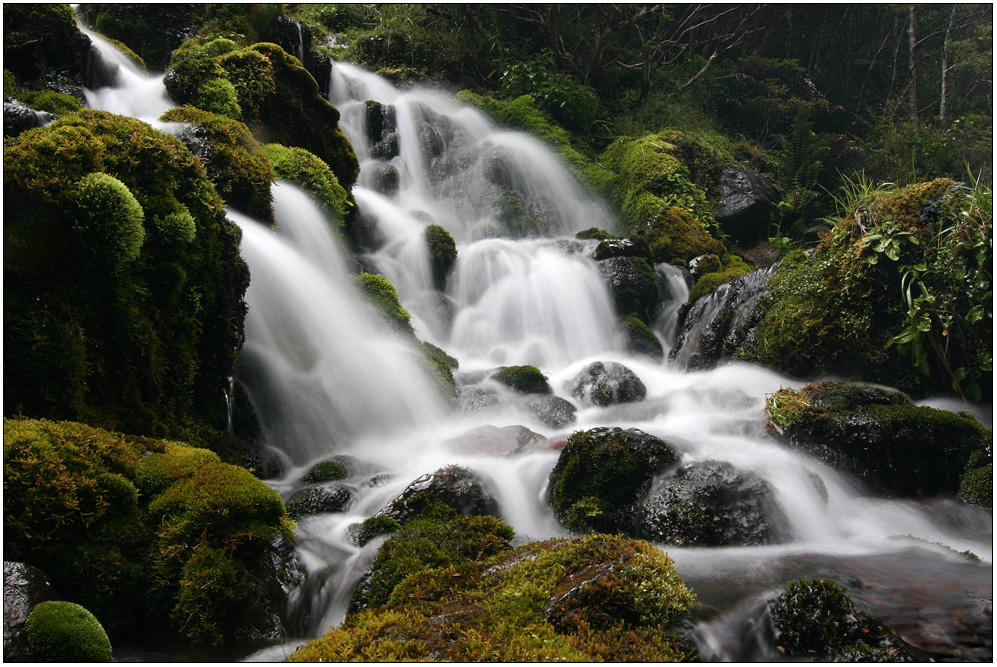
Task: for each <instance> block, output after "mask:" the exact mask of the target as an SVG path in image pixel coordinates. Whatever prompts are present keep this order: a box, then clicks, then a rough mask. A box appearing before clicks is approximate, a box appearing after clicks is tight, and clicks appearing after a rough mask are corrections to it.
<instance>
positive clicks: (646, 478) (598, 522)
mask: <svg viewBox="0 0 997 667" xmlns="http://www.w3.org/2000/svg"><path fill="white" fill-rule="evenodd" d="M677 460H678V457H677V455H676V454H675V452H674V450H673V449H672V448H671V447H669V446H668V445H667V444H666V443H665V442H664V441H662V440H661V439H659V438H656V437H654V436H652V435H649V434H647V433H644V432H643V431H640V430H638V429H633V428H632V429H628V430H626V431H624V430H623V429H619V428H594V429H590V430H588V431H576V432H575V433H572V434H571V437H569V438H568V443H567V445H565V447H564V449H563V450H561V454H560V455H559V456H558V458H557V463H556V464H555V465H554V469H553V470H552V471H551V473H550V483H549V485H548V487H547V500H548V502H550V503H551V506H552V507H553V508H554V516H556V517H557V519H558V521H560V522H561V523H562V524H563V525H564V526H565V527H566V528H568V529H569V530H573V531H577V532H587V531H600V532H610V533H617V532H619V533H624V534H631V535H632V534H635V531H636V527H637V520H638V519H637V516H638V508H639V505H640V503H641V502H643V500H644V499H645V497H646V496H647V493H648V491H650V489H651V480H652V479H653V478H654V476H655V475H657V474H658V473H660V472H662V471H663V470H665V469H666V468H667V467H668V466H670V465H672V464H673V463H675V462H676V461H677Z"/></svg>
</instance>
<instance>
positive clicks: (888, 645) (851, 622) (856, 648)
mask: <svg viewBox="0 0 997 667" xmlns="http://www.w3.org/2000/svg"><path fill="white" fill-rule="evenodd" d="M768 611H769V615H770V617H771V619H772V624H773V626H774V629H775V644H776V647H777V650H778V651H779V653H780V655H783V656H786V657H790V658H796V659H809V660H816V661H821V662H823V661H835V662H915V661H920V660H921V659H923V657H924V656H923V655H921V652H920V651H917V650H916V649H914V648H913V647H912V646H910V645H909V644H907V643H906V642H904V641H903V640H902V639H900V637H899V635H897V633H896V632H895V631H894V630H892V629H890V628H889V627H887V626H885V625H884V624H883V623H882V622H881V621H879V620H877V619H875V618H873V617H871V616H870V615H869V614H868V613H866V612H864V611H862V610H860V609H857V608H856V606H855V604H854V603H853V602H852V600H851V596H850V595H849V593H848V591H847V590H846V589H843V588H841V587H840V586H839V585H838V584H837V583H835V582H834V580H832V579H799V580H797V581H794V582H791V583H790V584H788V585H787V586H786V588H785V589H784V590H783V592H782V593H780V594H779V596H778V597H777V598H775V599H774V600H772V601H770V602H769V603H768Z"/></svg>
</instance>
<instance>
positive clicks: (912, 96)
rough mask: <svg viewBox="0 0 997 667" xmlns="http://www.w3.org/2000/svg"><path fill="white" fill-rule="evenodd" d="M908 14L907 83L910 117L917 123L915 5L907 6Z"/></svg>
mask: <svg viewBox="0 0 997 667" xmlns="http://www.w3.org/2000/svg"><path fill="white" fill-rule="evenodd" d="M907 16H908V18H909V20H910V23H909V24H908V27H907V39H908V44H909V45H910V48H909V49H908V51H909V54H910V83H909V84H908V85H907V101H908V104H909V105H910V119H911V120H912V121H913V122H914V125H917V61H916V60H915V59H914V47H915V46H917V35H916V34H915V32H914V22H915V18H916V17H915V14H914V5H909V6H908V8H907Z"/></svg>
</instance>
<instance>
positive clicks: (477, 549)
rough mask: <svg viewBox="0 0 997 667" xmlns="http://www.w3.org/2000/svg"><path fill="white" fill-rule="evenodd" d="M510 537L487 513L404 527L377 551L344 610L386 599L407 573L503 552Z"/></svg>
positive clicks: (508, 530)
mask: <svg viewBox="0 0 997 667" xmlns="http://www.w3.org/2000/svg"><path fill="white" fill-rule="evenodd" d="M513 535H514V533H513V530H512V528H510V527H509V526H507V525H505V524H504V523H502V522H501V521H500V520H498V519H496V518H494V517H490V516H460V517H454V518H452V519H451V520H449V521H446V522H443V523H435V524H428V525H427V524H425V523H421V524H420V523H416V524H414V525H412V526H409V527H404V528H402V529H401V530H400V531H398V532H397V533H396V534H395V535H394V536H393V537H392V538H391V539H389V540H388V541H387V542H385V543H384V545H383V546H382V547H381V549H380V551H378V554H377V557H376V558H375V559H374V562H373V563H372V564H371V570H370V574H369V576H366V577H364V579H363V580H362V581H361V582H360V585H359V586H358V587H357V589H356V590H355V591H354V593H353V599H352V600H351V601H350V612H351V613H356V612H358V611H362V610H364V609H374V608H376V607H379V606H381V605H383V604H386V603H388V602H389V601H390V600H391V599H392V597H393V593H394V591H395V588H396V587H397V586H398V585H399V584H401V583H403V582H404V581H405V579H406V578H407V577H409V576H410V575H414V574H418V573H419V572H421V571H423V570H428V569H430V568H434V567H454V566H458V565H465V564H469V563H473V562H474V561H476V560H478V559H481V558H487V557H488V556H493V555H495V554H497V553H501V552H502V551H505V550H508V549H509V548H510V547H509V543H508V541H509V540H511V539H512V537H513ZM402 599H404V598H402Z"/></svg>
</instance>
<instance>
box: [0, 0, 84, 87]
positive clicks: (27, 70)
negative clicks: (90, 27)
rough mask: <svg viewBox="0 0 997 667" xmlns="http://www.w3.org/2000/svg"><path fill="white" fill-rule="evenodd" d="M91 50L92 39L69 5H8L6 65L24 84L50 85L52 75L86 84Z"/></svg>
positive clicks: (4, 54)
mask: <svg viewBox="0 0 997 667" xmlns="http://www.w3.org/2000/svg"><path fill="white" fill-rule="evenodd" d="M89 52H90V39H89V38H88V37H87V36H86V35H84V34H83V33H82V32H80V29H79V28H78V27H77V26H76V14H75V13H74V12H73V9H72V7H70V6H69V5H68V4H55V3H52V4H49V3H37V4H20V3H17V4H15V3H8V4H5V5H4V8H3V66H4V69H5V70H9V71H10V72H12V73H13V74H14V76H16V77H17V80H18V81H19V82H21V85H22V86H25V87H29V88H34V87H38V88H41V87H47V84H48V81H47V79H48V78H49V77H50V76H51V78H52V79H56V78H59V76H60V75H61V76H62V78H63V79H69V80H70V81H72V83H74V84H75V85H77V86H80V87H82V86H83V85H85V84H86V83H87V80H86V75H87V56H88V54H89ZM36 84H37V85H36Z"/></svg>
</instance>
